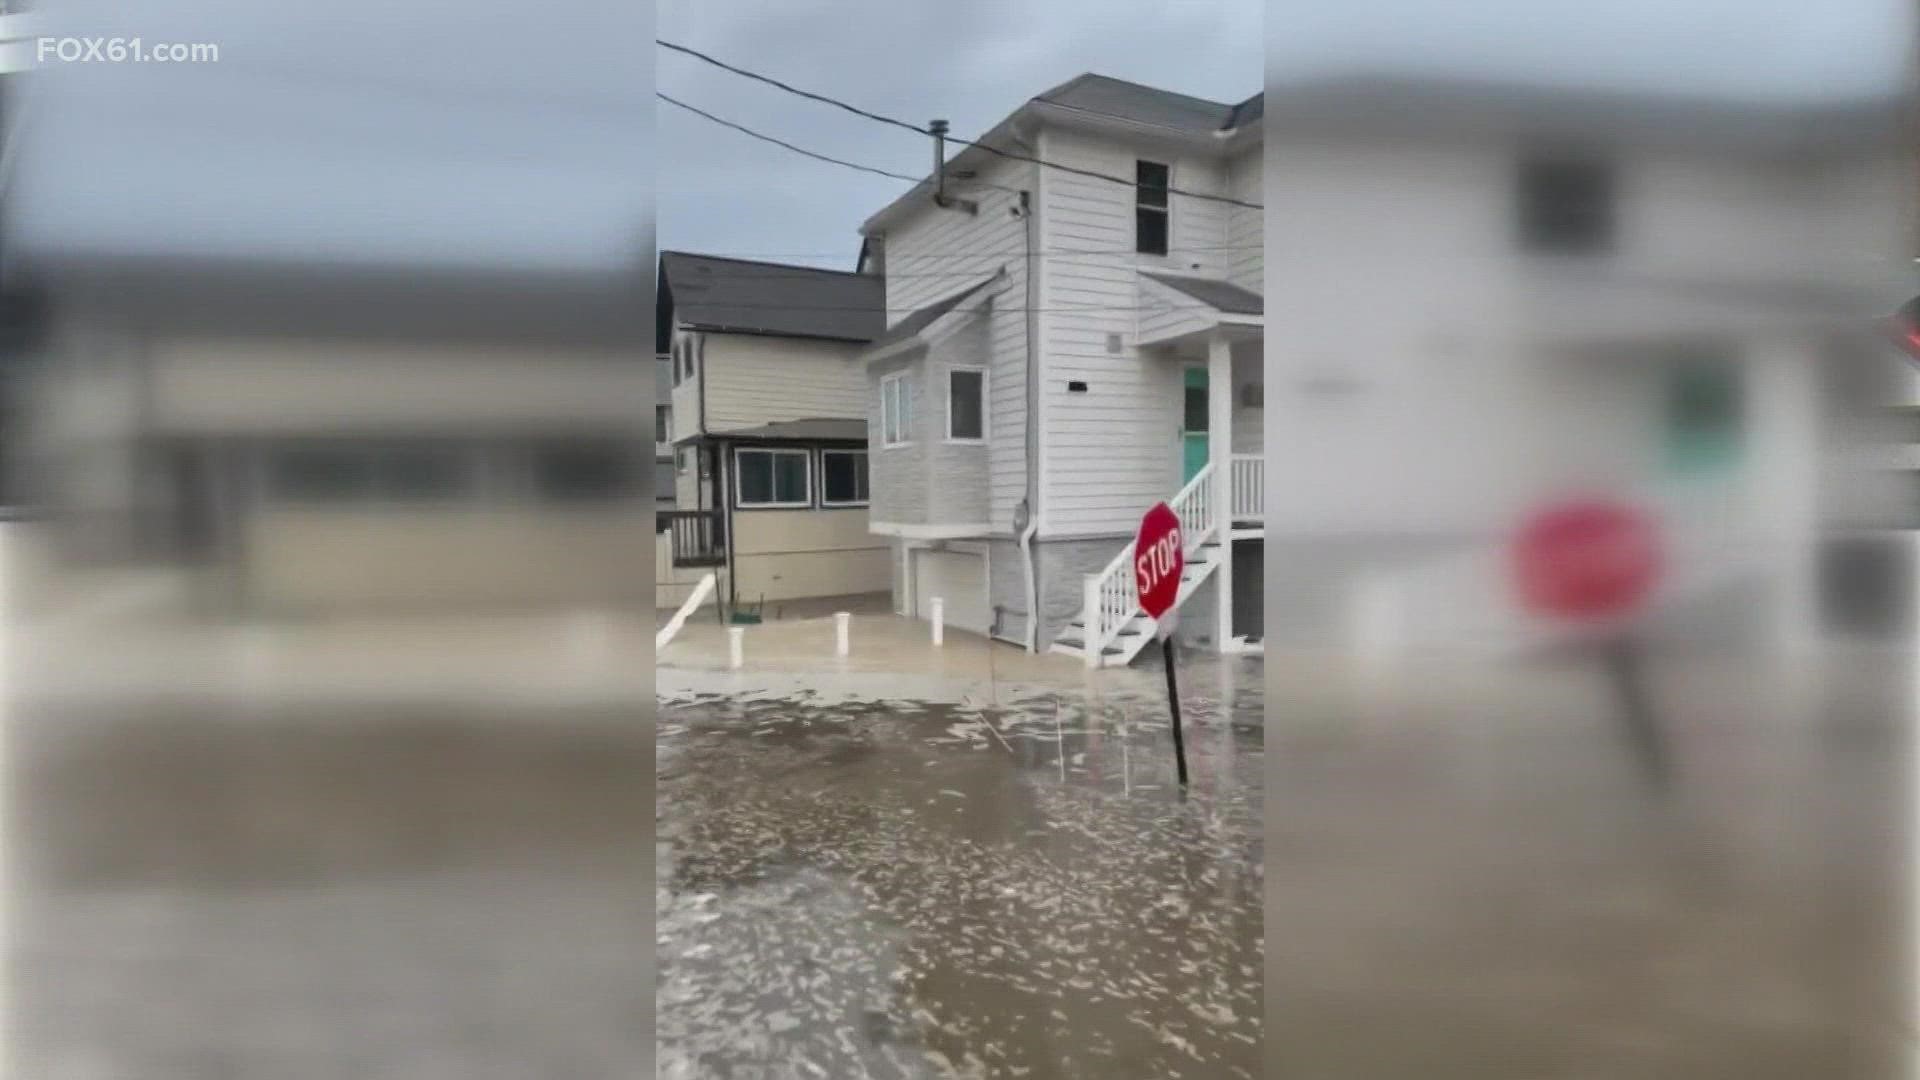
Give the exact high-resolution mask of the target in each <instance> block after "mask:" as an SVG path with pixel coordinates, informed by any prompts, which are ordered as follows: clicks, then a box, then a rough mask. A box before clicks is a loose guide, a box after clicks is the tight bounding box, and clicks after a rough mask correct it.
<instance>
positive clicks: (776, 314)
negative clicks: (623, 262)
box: [656, 251, 886, 342]
mask: <svg viewBox="0 0 1920 1080" xmlns="http://www.w3.org/2000/svg"><path fill="white" fill-rule="evenodd" d="M658 307H659V310H658V313H657V316H656V317H657V318H658V319H660V321H661V337H662V339H663V340H664V338H665V337H666V335H667V334H668V332H669V331H670V330H671V328H672V326H673V323H674V322H675V321H676V320H677V321H678V322H681V323H684V324H686V325H687V326H691V327H694V328H696V329H700V330H714V331H723V332H733V333H743V334H776V335H780V336H783V337H802V338H823V339H826V340H830V341H853V342H865V341H872V340H873V339H874V338H875V337H876V336H878V335H879V334H880V333H881V332H882V331H883V330H885V329H886V284H885V283H884V282H883V281H882V280H881V279H880V278H878V277H875V276H873V275H871V274H858V273H850V272H848V271H844V270H823V269H819V268H817V267H811V266H788V265H785V264H783V263H769V262H753V261H750V260H747V259H729V258H723V257H721V256H716V255H695V254H691V253H688V252H682V251H663V252H661V253H660V302H659V305H658Z"/></svg>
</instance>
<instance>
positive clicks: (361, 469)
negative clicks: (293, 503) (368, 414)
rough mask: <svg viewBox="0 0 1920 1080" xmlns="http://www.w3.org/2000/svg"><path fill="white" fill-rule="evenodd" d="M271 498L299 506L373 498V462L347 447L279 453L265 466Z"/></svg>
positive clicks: (361, 452)
mask: <svg viewBox="0 0 1920 1080" xmlns="http://www.w3.org/2000/svg"><path fill="white" fill-rule="evenodd" d="M267 475H268V484H269V485H270V486H271V488H272V490H273V494H274V495H276V496H278V497H280V498H284V499H294V500H298V501H301V502H339V501H344V500H349V499H364V498H368V497H369V496H371V495H372V494H373V477H374V472H373V462H372V460H371V458H370V457H369V456H368V455H367V454H366V453H365V452H363V451H359V450H355V449H352V448H348V447H333V448H320V447H314V448H307V449H299V450H282V451H280V452H279V453H276V454H274V455H273V456H272V457H271V458H270V459H269V461H268V466H267Z"/></svg>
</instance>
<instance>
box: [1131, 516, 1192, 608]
mask: <svg viewBox="0 0 1920 1080" xmlns="http://www.w3.org/2000/svg"><path fill="white" fill-rule="evenodd" d="M1186 568H1187V553H1186V543H1185V541H1184V540H1183V539H1182V538H1181V536H1180V515H1178V514H1175V513H1174V512H1173V508H1172V507H1170V506H1168V505H1167V504H1166V503H1155V504H1154V505H1153V509H1151V510H1149V511H1147V513H1146V516H1145V517H1143V518H1141V519H1140V532H1139V533H1138V534H1137V535H1135V536H1134V538H1133V586H1134V588H1135V589H1136V590H1137V591H1138V592H1139V593H1140V608H1141V610H1143V611H1145V612H1146V613H1147V614H1148V615H1151V616H1153V617H1154V618H1155V619H1158V618H1160V617H1162V616H1164V615H1165V614H1166V613H1167V612H1168V611H1170V610H1172V608H1173V602H1174V601H1175V600H1177V599H1179V596H1180V575H1181V574H1183V573H1185V572H1186Z"/></svg>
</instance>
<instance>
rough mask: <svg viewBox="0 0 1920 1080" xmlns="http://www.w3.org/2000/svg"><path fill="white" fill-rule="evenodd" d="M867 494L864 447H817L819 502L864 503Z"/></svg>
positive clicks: (834, 503)
mask: <svg viewBox="0 0 1920 1080" xmlns="http://www.w3.org/2000/svg"><path fill="white" fill-rule="evenodd" d="M869 497H870V496H869V492H868V488H867V452H866V451H865V450H822V451H820V505H822V506H865V505H867V500H868V498H869Z"/></svg>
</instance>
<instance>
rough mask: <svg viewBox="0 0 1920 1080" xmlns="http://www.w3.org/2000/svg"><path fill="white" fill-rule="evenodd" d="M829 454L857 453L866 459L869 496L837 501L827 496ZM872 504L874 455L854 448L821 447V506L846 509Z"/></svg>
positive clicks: (830, 508)
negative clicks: (850, 500)
mask: <svg viewBox="0 0 1920 1080" xmlns="http://www.w3.org/2000/svg"><path fill="white" fill-rule="evenodd" d="M828 454H849V455H855V454H857V455H859V456H860V457H862V458H865V459H866V465H867V497H866V498H864V499H855V500H854V501H852V502H835V501H833V500H832V499H829V498H827V455H828ZM872 504H873V455H872V454H870V453H868V452H867V451H865V450H854V449H850V448H849V449H838V448H832V447H821V449H820V505H821V507H822V508H825V509H829V510H846V509H851V508H854V507H860V506H870V505H872Z"/></svg>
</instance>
